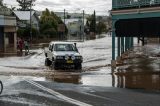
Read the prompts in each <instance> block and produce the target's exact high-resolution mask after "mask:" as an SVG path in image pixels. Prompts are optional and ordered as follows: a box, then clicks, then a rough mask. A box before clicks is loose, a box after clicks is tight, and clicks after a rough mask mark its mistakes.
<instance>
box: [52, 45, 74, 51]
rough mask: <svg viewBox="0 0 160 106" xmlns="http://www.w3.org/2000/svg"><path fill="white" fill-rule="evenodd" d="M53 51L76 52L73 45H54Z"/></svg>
mask: <svg viewBox="0 0 160 106" xmlns="http://www.w3.org/2000/svg"><path fill="white" fill-rule="evenodd" d="M54 51H76V48H75V46H74V45H73V44H55V48H54Z"/></svg>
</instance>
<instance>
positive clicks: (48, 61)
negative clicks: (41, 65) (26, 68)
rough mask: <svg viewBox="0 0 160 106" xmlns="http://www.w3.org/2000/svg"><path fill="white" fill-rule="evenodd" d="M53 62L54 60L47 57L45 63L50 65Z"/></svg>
mask: <svg viewBox="0 0 160 106" xmlns="http://www.w3.org/2000/svg"><path fill="white" fill-rule="evenodd" d="M51 64H52V62H51V61H50V60H49V59H48V58H46V59H45V65H46V66H50V65H51Z"/></svg>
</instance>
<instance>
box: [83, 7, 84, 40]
mask: <svg viewBox="0 0 160 106" xmlns="http://www.w3.org/2000/svg"><path fill="white" fill-rule="evenodd" d="M83 42H84V10H83Z"/></svg>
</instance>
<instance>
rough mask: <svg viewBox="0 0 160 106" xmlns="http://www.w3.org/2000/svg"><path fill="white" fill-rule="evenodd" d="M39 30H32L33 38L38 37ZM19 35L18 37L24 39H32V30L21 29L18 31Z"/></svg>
mask: <svg viewBox="0 0 160 106" xmlns="http://www.w3.org/2000/svg"><path fill="white" fill-rule="evenodd" d="M38 33H39V32H38V30H36V29H35V28H32V37H36V36H37V35H38ZM17 35H18V37H23V38H27V37H30V28H29V27H27V28H19V29H18V31H17Z"/></svg>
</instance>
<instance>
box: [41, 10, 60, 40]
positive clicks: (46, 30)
mask: <svg viewBox="0 0 160 106" xmlns="http://www.w3.org/2000/svg"><path fill="white" fill-rule="evenodd" d="M62 23H63V21H62V20H61V19H60V18H59V17H58V16H57V15H56V14H55V13H54V12H53V11H51V12H50V11H49V10H48V9H46V10H45V11H43V12H42V16H41V18H40V31H41V34H43V35H45V36H46V37H56V35H57V34H58V28H57V27H58V24H62ZM57 36H58V35H57Z"/></svg>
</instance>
